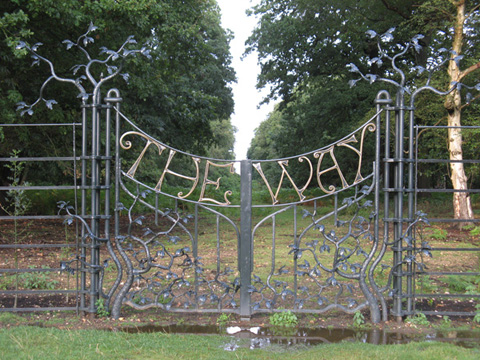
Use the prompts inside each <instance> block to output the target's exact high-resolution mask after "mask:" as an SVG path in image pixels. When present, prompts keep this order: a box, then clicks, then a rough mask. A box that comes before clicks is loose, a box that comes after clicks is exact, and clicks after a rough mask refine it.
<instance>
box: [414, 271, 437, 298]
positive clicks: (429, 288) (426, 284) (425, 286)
mask: <svg viewBox="0 0 480 360" xmlns="http://www.w3.org/2000/svg"><path fill="white" fill-rule="evenodd" d="M416 285H417V288H418V289H419V290H420V291H421V292H423V293H427V294H428V293H434V292H436V291H437V290H438V286H437V284H436V283H435V282H433V281H432V279H431V278H430V276H428V275H419V276H418V281H417V282H416Z"/></svg>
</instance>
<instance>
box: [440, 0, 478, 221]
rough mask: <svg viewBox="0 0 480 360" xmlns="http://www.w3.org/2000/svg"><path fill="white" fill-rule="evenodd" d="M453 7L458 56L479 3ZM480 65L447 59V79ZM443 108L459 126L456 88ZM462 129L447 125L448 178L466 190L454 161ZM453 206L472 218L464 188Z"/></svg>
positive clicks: (459, 215)
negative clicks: (466, 27)
mask: <svg viewBox="0 0 480 360" xmlns="http://www.w3.org/2000/svg"><path fill="white" fill-rule="evenodd" d="M450 3H451V4H452V5H453V6H454V7H455V11H456V16H455V18H454V21H453V25H454V33H453V41H452V50H453V51H454V52H455V54H456V56H461V54H462V50H463V47H464V43H465V36H464V32H465V26H466V22H467V19H468V18H469V17H476V16H478V14H477V13H478V11H477V10H478V7H479V6H480V4H476V5H475V6H474V7H473V8H472V9H471V10H469V11H468V12H467V10H466V5H467V1H466V0H459V1H455V0H450ZM478 68H480V62H476V63H474V64H472V65H470V66H469V67H468V68H467V69H465V70H461V69H460V67H459V64H458V63H457V61H450V62H449V64H448V75H449V77H450V79H449V80H450V83H451V84H453V83H461V82H462V81H464V79H465V78H466V77H467V76H469V75H470V74H471V73H472V72H474V71H475V70H477V69H478ZM445 109H447V112H448V126H461V118H462V98H461V95H460V91H459V89H455V90H454V91H453V92H452V93H451V94H449V95H448V96H447V99H446V100H445ZM462 143H463V140H462V132H461V129H459V128H450V129H449V130H448V151H449V153H450V160H453V161H454V162H452V163H451V164H450V169H451V180H452V184H453V188H454V189H455V190H460V191H465V190H468V183H467V176H466V174H465V168H464V165H463V163H461V162H455V161H462V160H463V149H462ZM453 210H454V216H455V218H456V219H473V218H474V216H473V210H472V203H471V200H470V195H469V194H468V193H467V192H455V193H454V194H453Z"/></svg>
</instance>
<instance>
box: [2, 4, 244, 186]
mask: <svg viewBox="0 0 480 360" xmlns="http://www.w3.org/2000/svg"><path fill="white" fill-rule="evenodd" d="M0 14H3V16H2V17H1V18H0V29H1V30H2V34H3V38H2V39H1V41H0V54H1V55H0V56H2V62H1V64H0V76H1V78H0V104H1V105H2V110H1V116H2V122H3V121H4V122H7V123H12V122H23V121H25V119H19V118H18V114H16V113H15V103H17V102H18V101H21V100H23V101H25V102H31V101H32V100H34V99H36V97H37V96H38V90H39V89H40V86H41V84H42V83H43V81H44V80H45V77H46V74H48V73H49V72H48V69H46V68H45V67H42V66H43V65H42V66H40V67H33V68H31V67H30V64H31V61H30V60H29V57H28V56H27V54H26V53H25V52H24V51H19V50H16V49H15V45H16V43H17V41H18V40H24V41H27V42H28V43H30V44H31V45H32V44H35V43H37V42H42V43H43V44H44V45H42V46H41V48H40V50H39V52H40V53H41V54H42V55H43V56H45V57H46V58H48V59H50V60H51V61H52V62H53V63H54V64H55V66H56V71H58V72H59V73H60V74H62V75H63V74H66V75H70V77H71V70H70V68H71V67H72V65H75V64H80V63H83V61H84V60H83V58H82V55H83V54H81V53H79V52H75V51H73V50H72V51H65V47H64V46H63V45H62V44H61V43H62V41H63V40H65V39H71V40H76V39H77V37H78V36H79V35H80V34H83V33H85V31H86V29H87V28H88V26H89V24H90V22H91V21H93V22H94V24H95V25H96V26H97V27H98V28H99V30H98V31H97V32H96V34H95V35H94V40H95V42H94V43H92V44H89V51H91V53H92V54H95V55H97V54H99V53H100V48H101V47H102V46H105V47H107V48H111V49H116V48H118V47H119V46H120V45H121V44H122V43H123V41H125V39H126V38H127V37H128V36H130V35H133V36H134V38H135V39H136V41H137V42H138V43H139V44H140V46H141V45H142V44H148V45H149V46H150V47H151V49H152V51H151V54H152V57H153V61H151V62H148V61H145V60H144V59H132V60H130V61H129V62H128V63H127V64H126V65H125V69H126V71H127V72H128V73H129V74H130V78H129V84H128V85H126V84H125V82H124V81H123V79H121V78H119V79H117V80H116V81H114V82H112V83H110V84H109V86H112V87H115V86H116V87H118V88H120V89H121V90H122V97H123V98H124V99H125V100H124V103H123V109H124V111H125V112H126V113H127V114H129V116H131V118H133V120H134V121H135V122H136V123H137V125H139V126H140V127H142V128H143V129H144V130H145V131H147V132H149V133H151V134H152V136H155V137H157V138H159V139H161V140H162V141H163V142H165V143H167V144H169V145H172V146H174V147H177V148H181V149H182V150H185V151H190V152H194V153H200V154H205V153H206V151H207V149H208V148H209V147H210V146H211V145H212V129H211V126H210V123H211V121H214V120H219V119H228V118H229V117H230V114H231V113H232V111H233V99H232V92H231V89H230V85H229V84H230V83H231V82H233V81H234V80H235V74H234V71H233V69H232V68H231V66H230V60H231V59H230V53H229V49H228V43H229V40H230V35H229V34H228V33H227V32H226V31H225V30H223V29H222V28H221V26H220V14H219V8H218V6H217V4H216V2H215V1H214V0H185V1H172V0H140V1H131V0H126V1H120V2H117V1H110V0H92V1H82V2H78V1H75V0H65V1H51V0H31V1H24V0H20V1H18V0H15V1H14V0H6V1H2V2H1V3H0ZM52 24H55V25H54V26H53V25H52ZM99 56H100V57H101V55H99ZM95 71H96V75H98V76H100V72H101V71H104V69H98V70H95ZM47 96H48V97H49V98H53V99H55V100H56V101H57V102H58V105H56V106H54V108H53V110H51V111H47V110H46V109H45V108H42V107H38V108H36V109H35V113H34V114H33V115H32V117H31V118H28V121H32V122H43V120H44V119H46V118H47V117H48V118H49V121H50V122H76V121H78V120H79V118H80V116H79V111H80V102H79V100H78V99H77V98H76V96H77V94H76V93H75V89H72V88H67V87H65V85H64V84H53V83H52V84H49V86H48V89H47ZM5 132H8V134H7V133H5ZM3 133H5V134H4V135H5V136H2V134H3ZM46 138H49V139H51V140H52V141H51V142H47V141H44V140H45V139H46ZM0 140H2V143H1V144H0V146H1V147H2V153H5V151H4V150H5V149H9V148H12V146H16V147H17V148H18V147H20V148H21V149H19V150H21V151H22V155H23V156H34V155H35V154H36V155H37V156H38V154H39V152H40V151H42V152H43V153H45V154H48V153H49V154H51V153H52V152H54V151H58V152H60V153H61V152H62V151H61V149H60V147H62V146H63V143H64V141H62V138H61V134H50V133H45V132H42V133H40V132H33V131H29V130H28V129H20V130H15V131H13V130H12V129H11V128H9V130H7V128H4V129H3V132H0ZM42 149H43V150H42ZM49 175H51V173H50V172H49V171H48V169H47V171H46V172H45V176H49ZM36 176H37V180H38V177H40V178H41V176H42V173H36ZM2 178H5V177H3V176H2Z"/></svg>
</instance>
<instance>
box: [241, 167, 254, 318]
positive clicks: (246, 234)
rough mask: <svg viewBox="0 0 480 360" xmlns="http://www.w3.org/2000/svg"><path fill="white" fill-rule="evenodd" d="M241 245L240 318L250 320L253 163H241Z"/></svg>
mask: <svg viewBox="0 0 480 360" xmlns="http://www.w3.org/2000/svg"><path fill="white" fill-rule="evenodd" d="M240 179H241V183H240V244H239V246H238V267H239V270H240V316H241V317H246V318H250V315H251V308H250V301H251V299H250V292H249V289H250V286H251V282H252V275H251V273H252V268H253V239H252V161H251V160H242V161H241V163H240Z"/></svg>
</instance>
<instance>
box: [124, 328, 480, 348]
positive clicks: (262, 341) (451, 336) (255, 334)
mask: <svg viewBox="0 0 480 360" xmlns="http://www.w3.org/2000/svg"><path fill="white" fill-rule="evenodd" d="M122 331H125V332H128V333H145V332H163V333H169V334H197V335H211V334H216V335H228V336H229V337H228V341H227V342H226V343H225V346H224V349H225V350H227V351H235V350H236V349H238V348H239V347H240V346H248V347H249V348H250V349H258V348H266V347H270V346H282V347H288V348H290V347H298V346H312V345H319V344H329V343H339V342H363V343H368V344H375V345H391V344H406V343H408V342H411V341H441V342H449V343H453V344H456V345H459V346H463V347H468V348H474V347H476V348H479V347H480V332H478V331H440V330H438V331H433V332H431V333H428V334H414V335H412V334H405V333H402V332H393V331H390V330H381V329H368V330H363V329H362V330H352V329H328V328H262V327H239V326H232V327H218V326H215V325H169V326H158V325H145V326H140V327H135V328H132V327H129V328H124V329H122ZM241 339H248V340H250V341H240V340H241ZM246 344H247V345H246Z"/></svg>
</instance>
